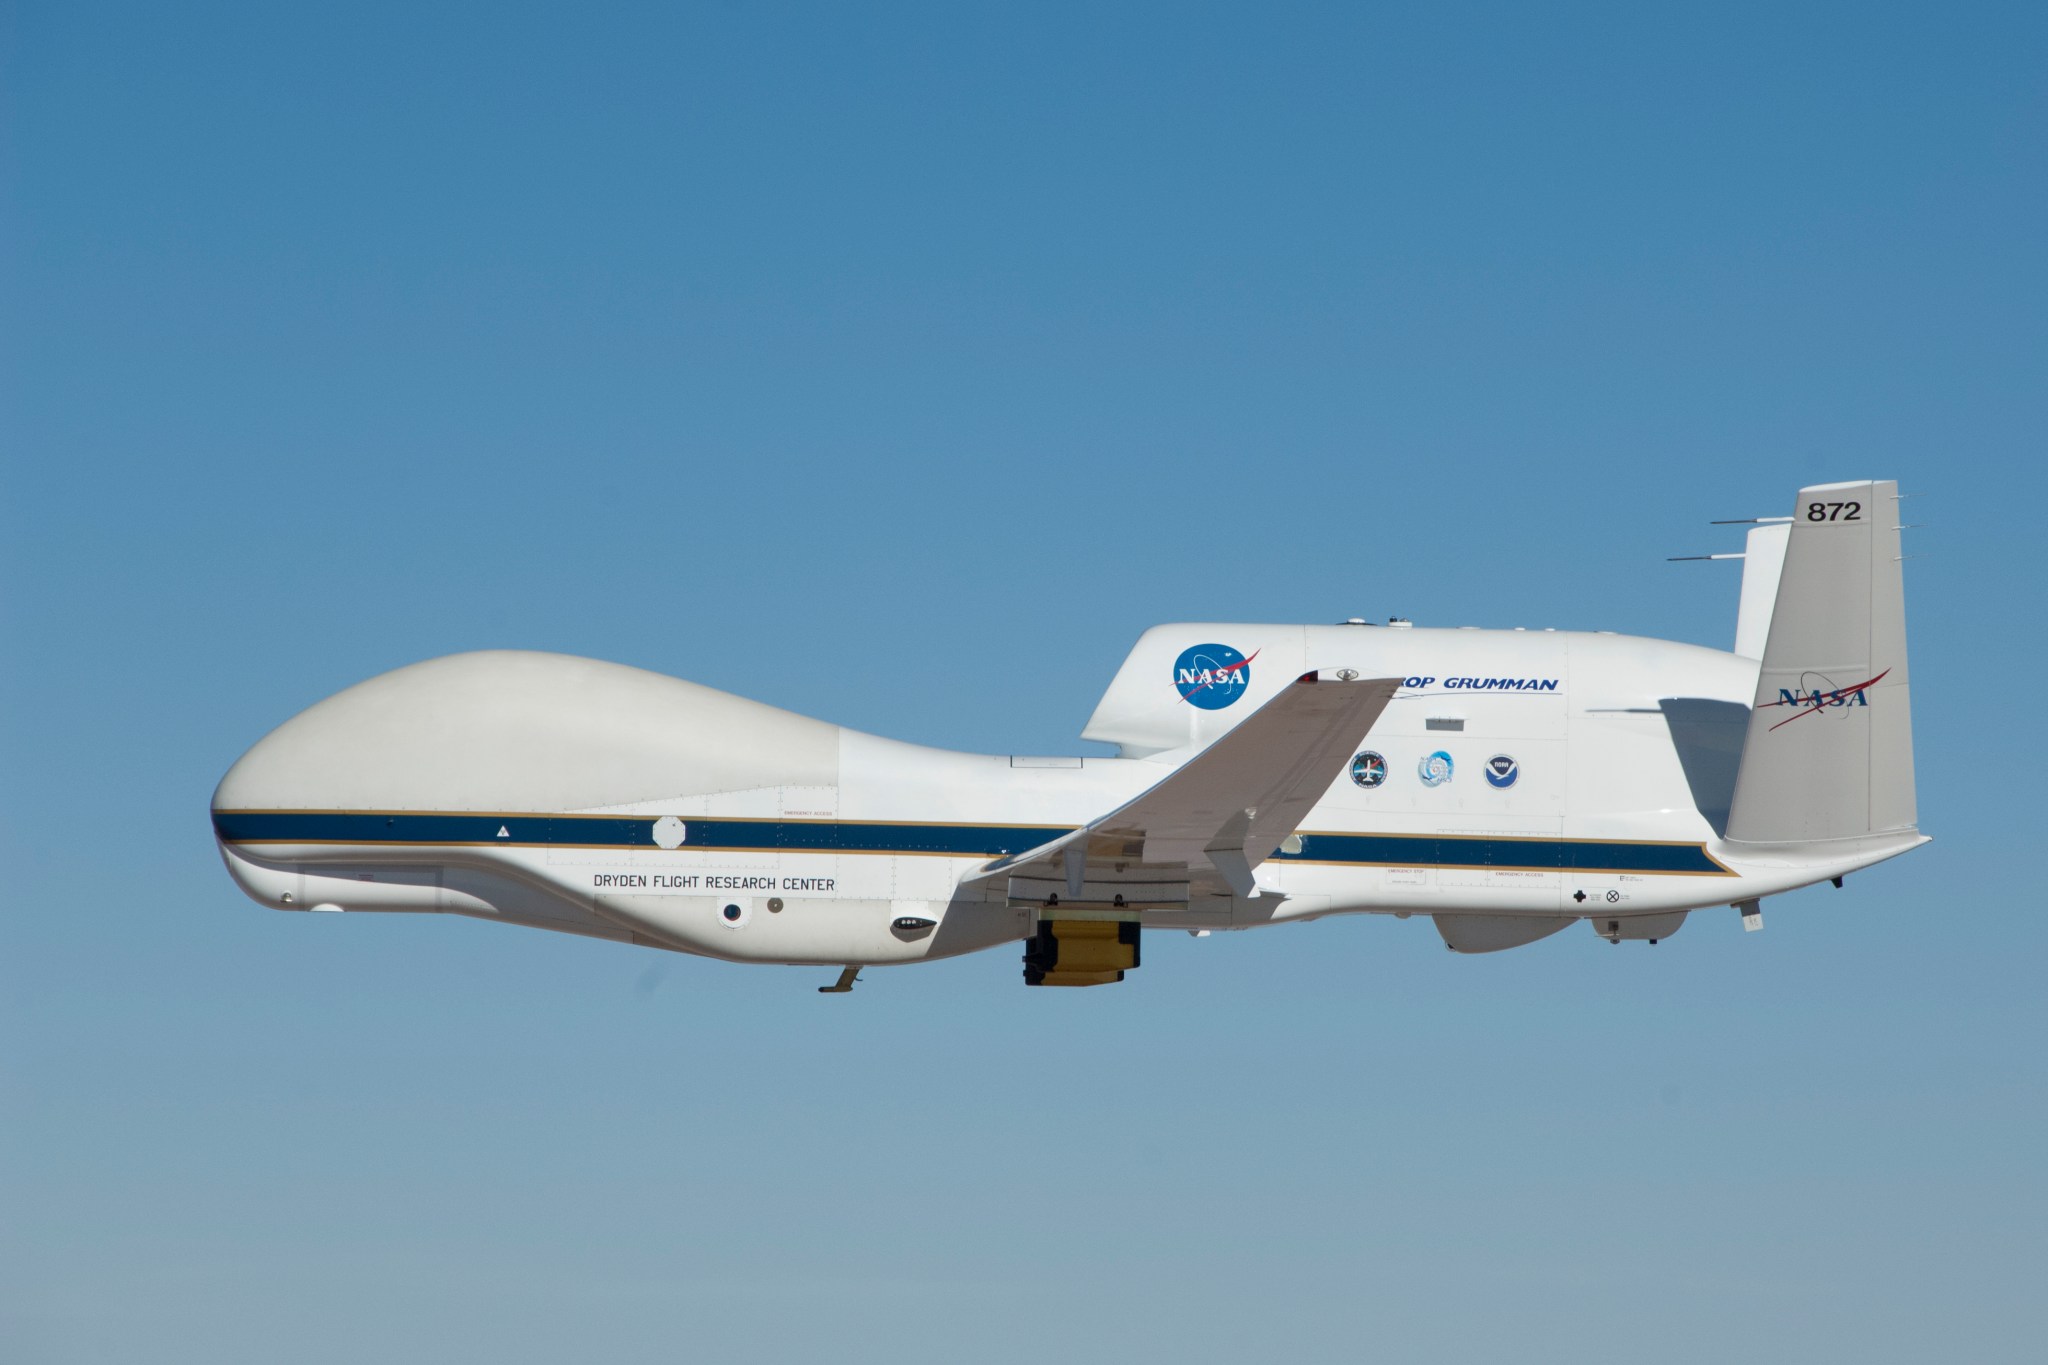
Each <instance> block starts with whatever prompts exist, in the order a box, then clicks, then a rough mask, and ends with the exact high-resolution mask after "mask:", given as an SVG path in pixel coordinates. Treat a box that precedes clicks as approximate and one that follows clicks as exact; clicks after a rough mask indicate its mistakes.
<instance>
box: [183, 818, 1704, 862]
mask: <svg viewBox="0 0 2048 1365" xmlns="http://www.w3.org/2000/svg"><path fill="white" fill-rule="evenodd" d="M654 821H655V817H654V816H651V815H476V814H463V815H444V814H439V813H436V814H424V813H421V812H416V811H371V812H356V811H215V812H214V816H213V830H214V833H215V835H217V836H218V837H219V838H220V839H221V841H222V842H224V843H231V844H403V845H428V844H523V845H541V846H554V847H563V848H616V849H622V850H623V849H653V848H654V847H655V846H656V845H655V843H654ZM684 825H685V837H684V840H683V847H684V848H685V849H691V850H698V851H706V852H709V851H715V850H721V849H722V850H734V851H737V850H742V849H746V850H761V851H767V852H781V853H901V854H940V855H949V856H953V857H960V858H996V857H1001V856H1003V855H1004V854H1009V853H1022V852H1025V851H1027V850H1029V849H1033V848H1036V847H1038V846H1039V845H1040V844H1044V843H1050V842H1051V841H1052V840H1054V839H1057V838H1059V837H1060V836H1062V835H1064V834H1069V833H1072V832H1073V831H1072V827H1071V826H1050V825H1048V826H1037V825H944V824H935V825H925V824H914V823H903V822H895V821H887V822H883V821H834V820H726V819H714V818H705V817H691V818H687V819H685V821H684ZM501 830H502V831H503V834H502V835H501V834H500V831H501ZM1301 842H1302V847H1301V852H1299V853H1276V854H1274V855H1273V856H1274V858H1275V860H1277V861H1280V862H1305V863H1323V864H1336V865H1340V866H1344V865H1349V866H1395V867H1455V868H1480V869H1484V868H1499V869H1502V870H1504V871H1505V870H1524V871H1557V872H1646V873H1658V872H1662V873H1677V874H1693V875H1698V874H1701V873H1705V874H1710V875H1712V874H1719V875H1727V874H1728V869H1727V868H1726V867H1724V866H1723V865H1722V864H1720V863H1719V862H1717V861H1715V860H1714V858H1713V857H1712V856H1710V855H1709V854H1708V853H1707V850H1706V847H1705V846H1704V845H1702V844H1685V843H1656V842H1638V841H1632V840H1617V839H1544V838H1527V837H1520V838H1497V839H1495V838H1485V837H1473V836H1468V835H1458V836H1449V835H1446V836H1442V837H1438V836H1436V835H1428V834H1315V833H1309V834H1304V835H1302V836H1301Z"/></svg>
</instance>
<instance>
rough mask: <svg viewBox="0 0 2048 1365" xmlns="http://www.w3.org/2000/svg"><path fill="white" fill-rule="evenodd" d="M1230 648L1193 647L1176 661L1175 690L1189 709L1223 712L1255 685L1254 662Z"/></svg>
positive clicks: (1174, 672) (1213, 646)
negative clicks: (1253, 679)
mask: <svg viewBox="0 0 2048 1365" xmlns="http://www.w3.org/2000/svg"><path fill="white" fill-rule="evenodd" d="M1258 657H1259V652H1258V651H1257V650H1253V651H1252V653H1251V658H1246V657H1245V656H1244V655H1242V654H1240V653H1238V652H1237V651H1236V650H1234V649H1232V648H1231V647H1230V646H1229V645H1190V646H1188V647H1187V648H1186V649H1184V650H1182V651H1181V652H1180V657H1179V658H1178V659H1175V660H1174V661H1173V690H1174V691H1176V692H1178V693H1180V699H1181V700H1182V701H1184V702H1186V703H1187V704H1188V705H1190V706H1199V707H1201V708H1202V709H1203V710H1204V711H1221V710H1222V709H1223V708H1224V707H1226V706H1228V705H1230V704H1231V703H1232V702H1234V701H1236V700H1237V699H1238V698H1239V697H1241V696H1243V695H1244V694H1245V692H1246V690H1247V689H1249V688H1250V687H1251V683H1252V659H1256V658H1258Z"/></svg>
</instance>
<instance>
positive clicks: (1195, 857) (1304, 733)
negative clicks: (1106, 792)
mask: <svg viewBox="0 0 2048 1365" xmlns="http://www.w3.org/2000/svg"><path fill="white" fill-rule="evenodd" d="M1400 685H1401V679H1399V678H1369V679H1361V680H1358V681H1355V682H1339V681H1333V680H1330V679H1327V678H1320V677H1318V675H1316V674H1314V673H1305V674H1303V675H1302V676H1301V677H1300V678H1299V679H1297V680H1296V681H1295V682H1293V683H1291V684H1289V685H1288V686H1286V687H1284V688H1282V689H1281V691H1280V693H1279V695H1278V696H1276V697H1274V698H1273V699H1272V700H1271V701H1269V702H1267V703H1266V704H1265V705H1264V706H1261V707H1260V708H1259V709H1258V710H1257V711H1254V712H1253V713H1252V714H1251V715H1249V716H1247V717H1245V719H1244V720H1243V721H1242V722H1241V723H1240V724H1239V725H1238V726H1237V727H1236V728H1235V729H1233V730H1231V731H1230V732H1229V733H1227V734H1225V735H1224V736H1223V737H1222V738H1220V739H1218V740H1216V742H1215V743H1213V744H1211V745H1210V746H1209V747H1208V748H1206V749H1204V750H1203V751H1202V752H1201V753H1199V754H1197V755H1195V756H1194V757H1193V758H1191V759H1189V760H1188V761H1187V762H1186V763H1184V764H1182V765H1181V766H1180V767H1178V768H1176V769H1174V770H1173V772H1172V773H1171V774H1169V775H1168V776H1167V777H1166V779H1165V780H1164V781H1162V782H1160V783H1159V784H1158V785H1157V786H1155V787H1152V788H1151V789H1150V790H1148V791H1146V792H1143V793H1142V794H1140V795H1138V796H1137V797H1134V798H1133V799H1131V800H1130V801H1127V802H1125V803H1124V804H1123V805H1121V806H1119V807H1117V808H1116V809H1115V810H1113V811H1111V812H1110V813H1109V814H1107V815H1105V816H1103V817H1101V818H1100V819H1098V820H1094V821H1091V822H1090V823H1089V824H1088V825H1087V826H1085V827H1084V828H1081V829H1077V830H1075V831H1074V832H1073V833H1071V834H1066V835H1062V836H1061V837H1060V838H1058V839H1054V840H1053V841H1051V842H1050V843H1046V844H1041V845H1039V846H1038V847H1037V848H1033V849H1028V850H1026V851H1025V852H1022V853H1016V854H1012V855H1010V856H1008V857H1005V858H999V859H997V860H996V861H995V862H992V863H990V864H988V865H987V866H986V867H984V868H982V869H981V870H980V871H978V872H976V873H974V874H973V875H972V876H971V877H969V878H968V880H969V881H974V882H979V881H987V880H989V879H991V878H994V877H999V876H1008V877H1009V878H1010V892H1011V899H1013V900H1039V901H1043V902H1045V903H1048V904H1060V903H1061V902H1062V899H1064V901H1065V903H1068V904H1074V903H1081V904H1094V903H1098V902H1100V903H1106V904H1111V905H1114V906H1118V907H1125V906H1140V905H1162V904H1174V903H1178V902H1183V901H1185V900H1186V899H1187V894H1188V886H1189V884H1190V882H1198V883H1214V882H1217V881H1220V882H1221V886H1218V887H1214V889H1215V890H1216V891H1217V893H1218V894H1223V893H1224V891H1225V889H1226V888H1227V890H1228V891H1230V892H1235V893H1236V894H1237V895H1240V896H1245V897H1252V896H1256V895H1258V894H1259V889H1258V884H1257V882H1256V881H1255V880H1254V879H1253V876H1252V870H1253V869H1254V868H1256V867H1257V866H1258V865H1259V864H1260V863H1262V862H1264V861H1265V860H1266V859H1268V858H1270V857H1271V856H1273V852H1274V850H1276V849H1277V848H1279V847H1280V843H1281V841H1282V840H1283V839H1285V838H1286V837H1287V836H1288V835H1290V834H1292V833H1294V831H1295V830H1296V829H1297V828H1298V827H1299V826H1300V824H1301V821H1302V820H1303V819H1304V818H1305V817H1306V816H1307V815H1308V812H1309V809H1310V808H1311V807H1313V806H1314V805H1315V803H1316V802H1317V801H1318V800H1320V799H1321V798H1322V796H1323V793H1325V792H1326V791H1328V790H1329V788H1330V784H1331V783H1332V782H1334V781H1336V779H1337V776H1338V774H1340V773H1342V772H1343V771H1344V766H1345V765H1346V764H1347V763H1349V762H1350V761H1351V758H1352V755H1353V753H1354V752H1355V751H1356V749H1357V747H1358V742H1359V740H1360V739H1361V738H1362V737H1363V736H1364V735H1365V734H1366V732H1367V731H1369V730H1370V729H1372V727H1373V725H1374V723H1375V722H1377V721H1378V720H1379V717H1380V712H1382V711H1384V710H1385V709H1386V706H1387V702H1388V701H1389V700H1391V699H1392V697H1393V695H1394V692H1395V689H1397V688H1398V687H1400Z"/></svg>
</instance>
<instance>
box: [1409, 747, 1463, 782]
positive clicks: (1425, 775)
mask: <svg viewBox="0 0 2048 1365" xmlns="http://www.w3.org/2000/svg"><path fill="white" fill-rule="evenodd" d="M1455 766H1456V765H1455V764H1453V763H1452V762H1451V756H1450V755H1449V754H1447V753H1445V752H1444V751H1443V750H1442V749H1438V750H1437V751H1436V752H1435V753H1433V754H1430V755H1428V756H1427V757H1425V758H1424V759H1423V760H1422V762H1420V763H1418V764H1416V765H1415V775H1416V776H1417V777H1420V778H1421V779H1422V785H1423V786H1425V787H1441V786H1442V785H1443V784H1444V783H1446V782H1448V781H1450V780H1451V769H1452V768H1453V767H1455Z"/></svg>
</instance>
